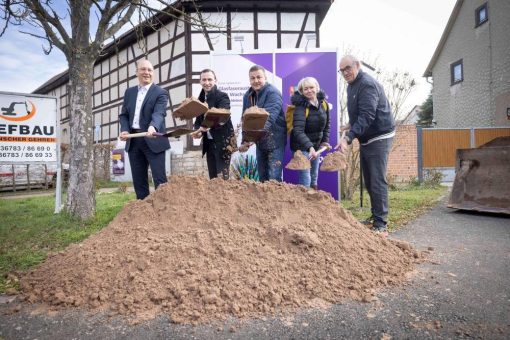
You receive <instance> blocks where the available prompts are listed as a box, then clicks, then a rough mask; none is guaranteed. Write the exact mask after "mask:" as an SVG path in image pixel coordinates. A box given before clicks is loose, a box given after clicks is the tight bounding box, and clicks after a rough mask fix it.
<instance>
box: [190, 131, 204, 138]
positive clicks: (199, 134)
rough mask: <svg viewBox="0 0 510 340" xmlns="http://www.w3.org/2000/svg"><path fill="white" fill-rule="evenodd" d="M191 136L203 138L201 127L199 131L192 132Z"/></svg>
mask: <svg viewBox="0 0 510 340" xmlns="http://www.w3.org/2000/svg"><path fill="white" fill-rule="evenodd" d="M191 137H193V138H195V139H199V138H202V131H200V129H198V130H197V131H195V132H193V133H191Z"/></svg>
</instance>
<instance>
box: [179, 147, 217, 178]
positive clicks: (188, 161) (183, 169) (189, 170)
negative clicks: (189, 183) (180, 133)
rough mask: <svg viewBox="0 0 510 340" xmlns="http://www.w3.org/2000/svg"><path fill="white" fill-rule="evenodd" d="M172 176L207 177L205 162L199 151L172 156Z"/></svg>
mask: <svg viewBox="0 0 510 340" xmlns="http://www.w3.org/2000/svg"><path fill="white" fill-rule="evenodd" d="M172 175H187V176H205V177H208V176H209V175H208V172H207V161H206V158H205V156H204V157H202V150H200V151H186V152H185V153H184V154H182V155H174V154H172Z"/></svg>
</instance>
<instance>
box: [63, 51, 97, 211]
mask: <svg viewBox="0 0 510 340" xmlns="http://www.w3.org/2000/svg"><path fill="white" fill-rule="evenodd" d="M93 69H94V58H93V56H90V55H86V54H80V53H75V54H74V55H73V56H72V58H70V60H69V88H68V93H69V94H70V105H69V106H70V110H71V114H70V129H71V132H70V139H71V149H70V153H69V154H70V157H69V175H70V176H69V187H68V190H67V203H66V209H67V211H68V212H69V213H70V214H71V215H72V216H74V217H78V218H79V219H81V220H86V219H89V218H91V217H93V216H94V214H95V208H96V196H95V187H94V149H93V146H94V139H93V138H94V129H93V114H92V90H93Z"/></svg>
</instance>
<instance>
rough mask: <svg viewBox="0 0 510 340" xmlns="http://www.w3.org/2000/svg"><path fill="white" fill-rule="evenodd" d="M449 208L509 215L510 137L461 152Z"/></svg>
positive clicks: (458, 154) (457, 159)
mask: <svg viewBox="0 0 510 340" xmlns="http://www.w3.org/2000/svg"><path fill="white" fill-rule="evenodd" d="M455 170H456V175H455V181H454V182H453V188H452V192H451V195H450V201H449V202H448V207H449V208H454V209H462V210H474V211H483V212H491V213H501V214H508V215H510V136H509V137H499V138H496V139H493V140H492V141H490V142H488V143H487V144H484V145H482V146H480V147H478V148H475V149H459V150H457V158H456V169H455Z"/></svg>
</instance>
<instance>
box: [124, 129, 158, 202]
mask: <svg viewBox="0 0 510 340" xmlns="http://www.w3.org/2000/svg"><path fill="white" fill-rule="evenodd" d="M128 156H129V163H130V165H131V174H132V176H133V186H134V188H135V193H136V198H137V199H139V200H143V199H144V198H145V197H147V196H149V179H148V176H149V166H150V167H151V172H152V179H153V181H154V187H155V188H156V189H157V188H158V186H159V185H160V184H163V183H166V181H167V179H166V169H165V152H164V151H163V152H158V153H154V152H152V151H151V149H150V148H149V146H148V145H147V143H146V142H145V138H133V139H131V142H130V147H129V152H128Z"/></svg>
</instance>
